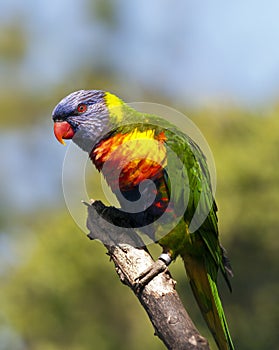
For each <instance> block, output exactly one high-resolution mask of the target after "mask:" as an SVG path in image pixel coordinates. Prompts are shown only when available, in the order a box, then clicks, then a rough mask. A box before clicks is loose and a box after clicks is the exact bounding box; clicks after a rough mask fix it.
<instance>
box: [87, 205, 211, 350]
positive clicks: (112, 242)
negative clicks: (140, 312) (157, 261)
mask: <svg viewBox="0 0 279 350" xmlns="http://www.w3.org/2000/svg"><path fill="white" fill-rule="evenodd" d="M110 208H111V207H106V206H104V204H103V203H101V202H99V201H96V202H94V203H93V204H92V205H88V218H87V227H88V229H89V230H90V233H89V235H88V237H89V238H90V239H99V240H101V241H102V242H103V244H104V245H105V247H106V248H107V250H108V254H109V255H110V257H111V259H112V260H113V262H114V265H115V268H116V271H117V273H118V275H119V277H120V280H121V281H122V283H124V284H126V285H128V286H129V287H130V288H131V289H132V290H133V292H134V293H135V295H136V296H137V298H138V299H139V301H140V303H141V304H142V306H143V307H144V309H145V311H146V312H147V314H148V316H149V318H150V321H151V322H152V324H153V326H154V329H155V334H156V335H157V336H158V337H159V338H160V339H161V340H162V341H163V342H164V344H165V345H166V347H167V348H168V349H172V350H182V349H183V350H209V346H208V342H207V340H206V339H205V338H203V337H202V336H201V335H200V334H199V332H198V330H197V329H196V327H195V326H194V324H193V322H192V320H191V319H190V317H189V315H188V313H187V312H186V310H185V309H184V306H183V304H182V302H181V300H180V298H179V296H178V294H177V292H176V291H175V281H174V280H173V279H172V278H171V276H170V273H169V272H168V270H167V269H166V270H165V271H164V272H162V273H160V274H159V275H158V276H156V277H155V278H154V279H152V280H151V281H150V282H149V283H148V284H147V285H146V286H145V287H144V288H143V289H142V290H138V289H136V288H135V279H136V278H137V277H138V276H139V275H140V273H141V272H143V271H144V270H146V269H147V268H148V267H149V266H151V265H152V263H153V262H154V261H153V259H152V257H151V256H150V254H149V253H148V250H147V249H146V248H135V246H143V245H140V244H139V243H142V241H141V239H140V238H139V237H138V235H137V234H136V233H135V231H134V230H133V229H125V230H123V229H121V227H117V226H113V225H111V223H109V222H108V221H110V222H112V221H113V222H115V218H114V219H113V220H112V219H111V217H108V213H109V209H110ZM116 210H117V209H116ZM100 214H101V215H100ZM104 217H105V218H106V220H108V221H106V220H104V219H103V218H104ZM123 220H124V218H121V217H119V218H116V221H118V224H119V226H121V221H123ZM123 226H124V227H127V223H126V226H125V223H124V225H123ZM123 226H122V227H123ZM127 232H128V233H127ZM116 237H117V242H116ZM121 242H125V244H124V243H121Z"/></svg>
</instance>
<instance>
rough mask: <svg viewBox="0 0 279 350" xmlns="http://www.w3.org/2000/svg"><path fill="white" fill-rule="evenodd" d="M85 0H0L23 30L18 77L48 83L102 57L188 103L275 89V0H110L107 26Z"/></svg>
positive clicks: (252, 97) (246, 100) (126, 75)
mask: <svg viewBox="0 0 279 350" xmlns="http://www.w3.org/2000/svg"><path fill="white" fill-rule="evenodd" d="M88 3H89V0H62V1H59V2H54V1H46V0H41V1H35V0H29V1H25V2H20V1H18V0H17V1H15V0H4V1H2V3H1V5H0V7H1V8H2V10H1V11H0V13H1V14H0V18H1V17H2V19H1V22H2V23H3V22H9V21H12V20H16V19H17V18H22V19H23V22H24V23H25V27H26V29H27V32H28V38H29V49H28V54H27V56H26V59H25V62H24V65H23V66H22V75H21V79H22V81H23V83H26V84H27V85H28V84H31V85H32V84H33V85H32V86H33V87H36V85H38V86H42V83H43V84H44V83H45V84H47V85H50V87H51V86H52V85H55V84H57V83H59V81H61V80H63V79H65V78H66V76H67V74H68V73H69V72H72V71H73V70H75V69H76V68H79V67H81V66H82V65H84V64H88V65H92V67H94V66H97V65H98V64H100V62H102V64H103V65H107V66H108V67H110V68H111V69H113V70H114V71H116V72H117V73H118V74H119V76H121V77H123V84H125V82H128V84H131V86H135V87H136V86H137V85H144V86H147V87H149V89H151V90H154V91H156V90H158V91H159V92H160V91H161V92H164V93H166V94H169V95H170V96H172V97H176V98H177V99H181V100H184V101H185V102H186V103H187V102H189V103H204V102H209V101H210V100H213V101H215V100H223V101H230V102H233V103H236V104H244V105H253V104H266V103H269V102H270V101H274V100H275V99H276V97H277V95H278V91H279V45H278V39H279V21H278V13H279V3H278V1H276V0H270V1H266V2H264V3H263V2H262V1H257V0H256V1H255V0H254V1H252V0H246V1H245V2H244V1H240V0H236V1H233V2H226V1H216V0H213V1H210V2H204V1H203V2H201V1H182V0H174V1H171V2H170V1H167V0H153V1H149V0H134V1H129V0H115V1H114V2H113V4H114V5H115V10H116V25H115V26H113V27H107V26H106V25H105V24H104V23H103V22H101V21H100V20H98V19H97V17H96V18H94V11H93V16H92V13H91V14H89V12H88V8H89V6H88ZM32 77H33V79H32ZM34 77H36V79H34ZM36 88H37V87H36ZM133 98H134V100H135V99H136V96H133Z"/></svg>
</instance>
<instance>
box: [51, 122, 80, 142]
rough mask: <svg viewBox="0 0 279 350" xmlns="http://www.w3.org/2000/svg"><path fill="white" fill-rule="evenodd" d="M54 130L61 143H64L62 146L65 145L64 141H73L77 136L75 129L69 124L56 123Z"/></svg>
mask: <svg viewBox="0 0 279 350" xmlns="http://www.w3.org/2000/svg"><path fill="white" fill-rule="evenodd" d="M53 130H54V135H55V137H56V138H57V140H58V141H59V142H60V143H62V145H65V142H64V140H63V139H71V138H73V136H74V134H75V132H74V130H73V128H72V127H71V125H70V124H69V123H68V122H54V127H53Z"/></svg>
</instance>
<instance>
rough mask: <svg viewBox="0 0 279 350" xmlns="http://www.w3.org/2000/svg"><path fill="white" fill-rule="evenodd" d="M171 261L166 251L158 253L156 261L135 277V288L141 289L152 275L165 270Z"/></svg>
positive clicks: (151, 278)
mask: <svg viewBox="0 0 279 350" xmlns="http://www.w3.org/2000/svg"><path fill="white" fill-rule="evenodd" d="M170 263H171V257H170V255H169V254H167V253H163V254H161V255H160V257H159V259H158V260H157V261H154V263H153V264H152V265H151V266H149V267H148V268H147V269H146V270H144V271H143V272H142V273H141V274H140V275H139V276H138V277H137V278H136V279H135V283H134V288H135V290H142V289H143V288H144V287H145V286H146V285H147V284H148V283H149V282H150V281H151V280H153V278H154V277H156V276H157V275H159V274H160V273H161V272H164V271H166V269H167V266H168V265H169V264H170Z"/></svg>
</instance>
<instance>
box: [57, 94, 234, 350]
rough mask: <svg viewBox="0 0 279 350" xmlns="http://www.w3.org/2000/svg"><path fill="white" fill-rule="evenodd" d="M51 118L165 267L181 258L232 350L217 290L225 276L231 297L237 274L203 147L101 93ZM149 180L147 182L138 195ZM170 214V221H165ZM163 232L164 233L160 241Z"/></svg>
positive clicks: (66, 103) (207, 314)
mask: <svg viewBox="0 0 279 350" xmlns="http://www.w3.org/2000/svg"><path fill="white" fill-rule="evenodd" d="M52 118H53V121H54V133H55V136H56V138H57V139H58V141H60V142H61V143H64V141H63V139H73V141H74V142H75V143H76V144H78V145H79V146H80V147H81V148H82V149H83V150H85V151H87V152H88V153H89V156H90V158H91V160H92V162H93V163H94V165H95V166H96V168H97V169H98V170H99V171H101V172H102V173H103V175H104V177H105V179H106V181H107V183H108V185H109V186H110V187H111V189H112V191H113V192H114V193H115V194H116V197H117V198H118V200H119V203H120V206H121V209H122V210H123V211H124V212H127V221H129V223H130V224H131V226H132V227H142V228H143V231H144V232H145V233H146V234H147V235H149V236H150V237H151V238H152V239H154V240H156V241H157V242H159V244H160V245H161V246H162V248H163V254H162V255H161V258H162V260H164V261H165V262H166V264H168V263H169V262H170V261H171V260H174V259H175V258H176V257H177V256H181V257H182V259H183V261H184V265H185V269H186V272H187V275H188V278H189V281H190V285H191V288H192V290H193V293H194V296H195V298H196V300H197V303H198V305H199V307H200V309H201V312H202V314H203V317H204V319H205V321H206V323H207V325H208V327H209V329H210V331H211V332H212V334H213V336H214V338H215V341H216V343H217V345H218V347H219V349H221V350H227V349H229V350H232V349H234V346H233V343H232V340H231V336H230V333H229V329H228V325H227V322H226V319H225V314H224V311H223V308H222V304H221V301H220V298H219V294H218V290H217V285H216V281H217V273H218V270H220V271H221V273H222V274H223V276H224V277H225V280H226V282H227V284H228V286H229V288H230V289H231V286H230V282H229V278H228V275H232V271H231V267H230V263H229V260H228V258H227V257H226V255H225V250H224V248H223V247H222V246H221V245H220V243H219V238H218V226H217V215H216V212H217V207H216V204H215V201H214V198H213V194H212V190H211V181H210V175H209V171H208V166H207V163H206V159H205V156H204V155H203V153H202V151H201V150H200V148H199V147H198V145H197V144H196V143H195V142H194V141H193V140H192V139H191V138H190V137H189V136H188V135H186V134H184V133H182V132H181V131H180V130H178V128H177V127H175V126H174V125H172V124H171V123H169V122H167V121H166V120H164V119H161V118H159V117H157V116H156V115H151V114H146V113H140V112H138V111H136V110H135V109H132V108H131V107H130V106H128V105H127V104H125V103H124V102H123V101H122V100H120V99H119V98H118V97H116V96H115V95H113V94H110V93H108V92H104V91H98V90H88V91H86V90H81V91H76V92H74V93H72V94H70V95H68V96H67V97H65V98H64V99H63V100H61V102H59V103H58V105H57V106H56V107H55V109H54V111H53V116H52ZM115 174H116V175H115ZM144 180H148V181H145V184H146V186H145V187H144V186H143V188H141V184H142V183H144ZM150 180H151V181H150ZM141 196H144V198H145V204H143V205H142V207H141V210H140V211H138V210H130V209H131V207H132V206H133V203H138V200H139V199H140V197H141ZM165 213H168V216H167V218H166V219H165V220H160V219H161V218H162V217H163V216H164V214H165ZM177 217H179V220H177V222H176V224H175V225H173V227H171V228H170V229H168V228H169V227H170V224H171V221H175V219H176V218H177ZM200 218H201V219H200ZM191 225H192V226H191ZM146 227H148V228H150V227H153V229H154V231H152V229H148V230H146ZM191 227H195V229H191ZM163 228H167V232H165V233H164V234H161V235H160V232H161V231H162V229H163ZM163 231H164V230H163ZM165 231H166V230H165ZM157 232H159V238H158V235H157Z"/></svg>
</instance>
